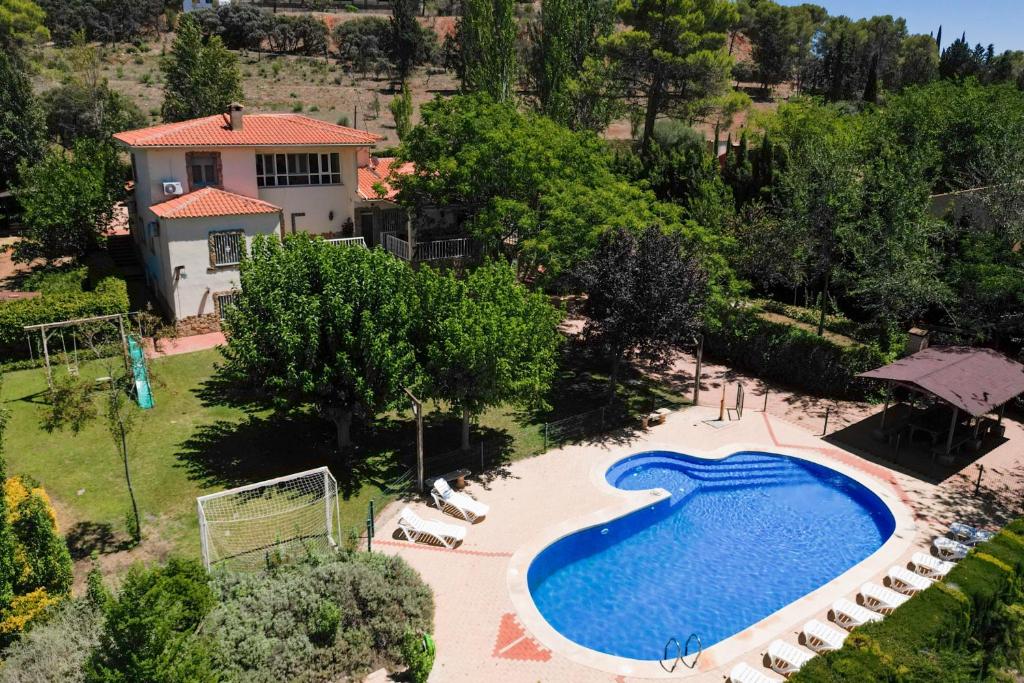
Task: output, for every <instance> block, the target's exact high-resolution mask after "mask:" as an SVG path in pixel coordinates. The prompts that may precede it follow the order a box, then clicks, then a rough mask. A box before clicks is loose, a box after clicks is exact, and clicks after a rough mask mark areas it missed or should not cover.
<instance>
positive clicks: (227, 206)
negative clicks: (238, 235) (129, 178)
mask: <svg viewBox="0 0 1024 683" xmlns="http://www.w3.org/2000/svg"><path fill="white" fill-rule="evenodd" d="M149 209H150V211H152V212H153V213H155V214H156V215H157V216H159V217H160V218H206V217H208V216H242V215H247V214H260V213H277V212H279V211H280V210H281V208H280V207H278V206H274V205H273V204H271V203H270V202H265V201H263V200H262V199H253V198H252V197H245V196H243V195H240V194H235V193H233V192H225V191H224V190H218V189H217V188H215V187H204V188H202V189H199V190H196V191H195V192H189V193H188V194H183V195H181V196H180V197H175V198H174V199H168V200H167V201H165V202H160V203H159V204H153V205H152V206H151V207H149Z"/></svg>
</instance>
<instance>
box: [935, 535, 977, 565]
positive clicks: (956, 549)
mask: <svg viewBox="0 0 1024 683" xmlns="http://www.w3.org/2000/svg"><path fill="white" fill-rule="evenodd" d="M932 546H933V547H934V548H935V552H937V553H938V554H939V557H941V558H942V559H943V560H962V559H964V558H965V557H967V553H969V552H970V551H971V547H970V546H967V545H964V544H963V543H961V542H959V541H954V540H952V539H949V538H946V537H945V536H939V537H938V538H936V539H935V540H934V541H932Z"/></svg>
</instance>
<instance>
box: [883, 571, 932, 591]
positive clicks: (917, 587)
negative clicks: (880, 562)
mask: <svg viewBox="0 0 1024 683" xmlns="http://www.w3.org/2000/svg"><path fill="white" fill-rule="evenodd" d="M887 576H888V577H889V585H890V586H892V587H893V588H894V589H895V590H898V591H899V592H900V593H905V594H907V595H913V594H914V593H919V592H921V591H923V590H924V589H925V588H927V587H928V586H930V585H932V584H933V583H935V580H934V579H929V578H927V577H925V576H921V575H920V574H915V573H914V572H912V571H910V570H909V569H906V568H905V567H897V566H895V565H894V566H892V567H889V573H888V574H887Z"/></svg>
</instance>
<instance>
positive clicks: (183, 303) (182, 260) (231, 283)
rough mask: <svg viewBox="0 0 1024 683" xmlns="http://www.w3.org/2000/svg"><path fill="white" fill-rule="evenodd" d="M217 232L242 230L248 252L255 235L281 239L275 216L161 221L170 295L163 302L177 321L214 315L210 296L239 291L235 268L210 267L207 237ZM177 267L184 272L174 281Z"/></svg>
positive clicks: (237, 274)
mask: <svg viewBox="0 0 1024 683" xmlns="http://www.w3.org/2000/svg"><path fill="white" fill-rule="evenodd" d="M219 230H244V231H245V242H246V248H248V246H249V244H250V243H251V242H252V238H253V237H254V236H255V235H280V219H279V217H278V215H277V214H258V215H252V216H225V217H216V218H186V219H179V220H164V221H161V237H162V238H164V239H166V243H167V249H166V253H167V256H168V258H169V267H168V270H167V277H166V279H165V281H166V283H167V286H168V288H169V290H170V294H169V296H166V297H165V298H166V299H167V302H168V304H169V305H170V306H171V307H172V308H173V312H174V316H175V318H176V319H181V318H187V317H189V316H193V315H205V314H207V313H214V312H215V308H214V302H213V296H212V295H213V294H214V293H215V292H223V291H227V290H230V289H236V288H237V287H238V277H239V269H238V266H228V267H220V268H211V267H210V250H209V235H210V232H211V231H219ZM178 266H184V268H182V269H181V270H180V271H179V276H178V279H177V281H175V280H174V269H175V268H176V267H178Z"/></svg>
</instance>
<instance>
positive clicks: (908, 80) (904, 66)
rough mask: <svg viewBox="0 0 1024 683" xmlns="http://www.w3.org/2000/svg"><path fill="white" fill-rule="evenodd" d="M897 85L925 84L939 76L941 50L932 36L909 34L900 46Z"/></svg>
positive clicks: (903, 86)
mask: <svg viewBox="0 0 1024 683" xmlns="http://www.w3.org/2000/svg"><path fill="white" fill-rule="evenodd" d="M898 64H899V68H898V73H899V75H898V76H897V79H896V84H895V85H896V86H897V87H899V88H906V87H909V86H912V85H925V84H927V83H931V82H932V81H934V80H935V79H936V78H938V77H939V51H938V49H937V48H936V47H935V39H934V38H932V37H931V36H925V35H915V36H909V37H908V38H907V39H906V40H904V41H903V46H902V47H901V48H900V56H899V62H898Z"/></svg>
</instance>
